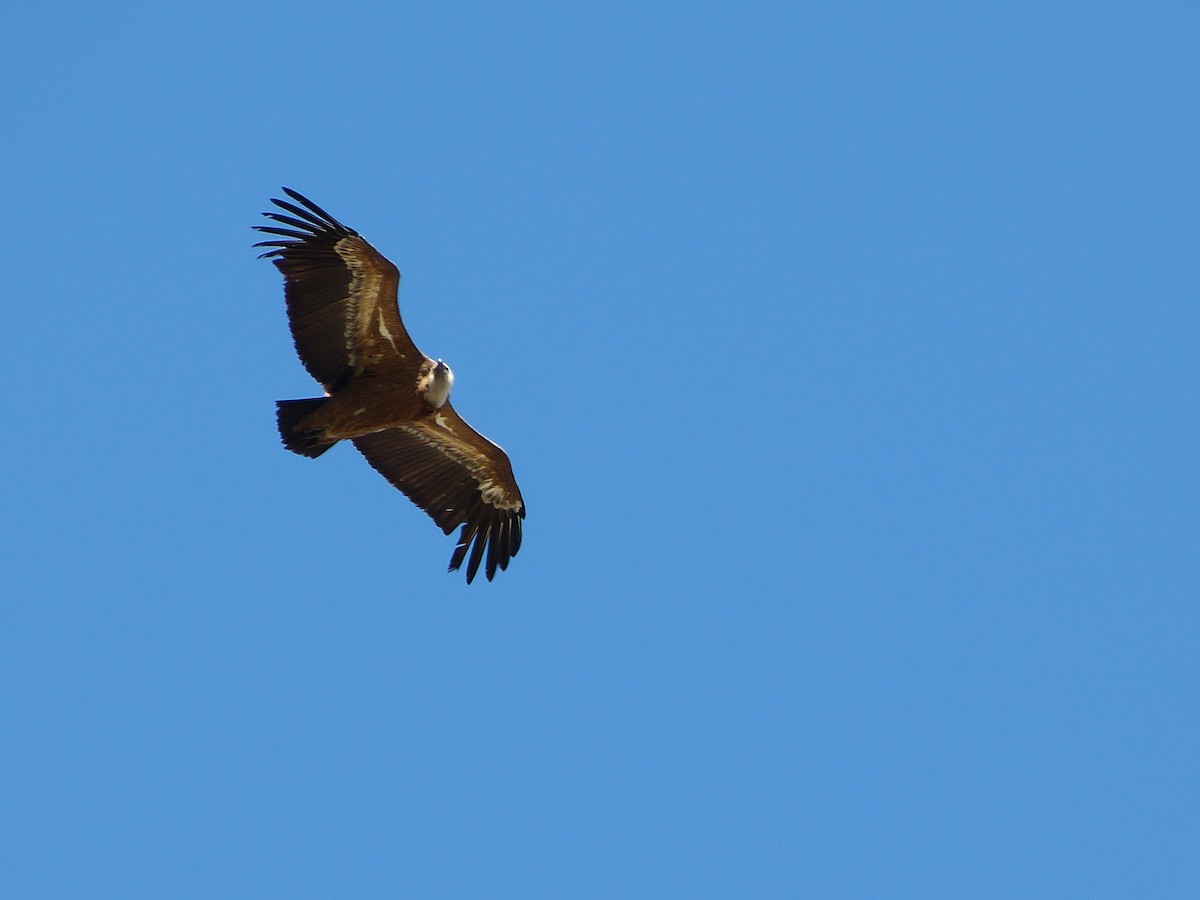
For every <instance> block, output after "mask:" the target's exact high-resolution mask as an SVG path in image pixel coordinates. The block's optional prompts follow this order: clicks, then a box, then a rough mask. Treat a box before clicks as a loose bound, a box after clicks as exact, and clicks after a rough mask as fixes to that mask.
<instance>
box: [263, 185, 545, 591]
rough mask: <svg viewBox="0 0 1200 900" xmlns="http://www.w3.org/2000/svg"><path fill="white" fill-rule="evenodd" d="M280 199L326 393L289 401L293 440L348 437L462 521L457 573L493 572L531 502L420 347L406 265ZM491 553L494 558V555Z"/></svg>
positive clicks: (308, 204) (299, 320)
mask: <svg viewBox="0 0 1200 900" xmlns="http://www.w3.org/2000/svg"><path fill="white" fill-rule="evenodd" d="M283 190H284V193H286V194H287V196H288V197H289V198H291V200H292V201H295V202H289V201H287V200H280V199H276V198H272V199H271V202H272V203H274V204H275V205H276V206H277V207H279V209H281V210H283V212H265V213H263V215H264V216H266V217H267V218H268V219H270V220H271V221H272V223H273V224H271V225H257V226H255V230H257V231H261V232H265V233H266V234H269V235H273V236H274V238H276V239H273V240H266V241H259V242H258V243H257V244H255V245H254V246H255V247H268V248H270V249H268V250H267V251H266V252H264V253H263V254H262V255H261V257H260V258H268V259H270V260H271V261H272V262H273V263H274V264H275V266H276V267H277V268H278V269H279V271H280V272H282V273H283V279H284V297H285V300H286V302H287V315H288V324H289V325H290V327H291V331H292V339H293V341H294V342H295V345H296V353H297V354H298V355H299V357H300V361H301V362H302V363H303V364H304V367H305V368H306V369H307V370H308V372H309V374H310V375H312V377H313V378H315V379H316V380H317V381H318V382H320V383H321V386H322V387H324V389H325V396H323V397H315V398H313V399H310V400H280V401H278V402H277V403H276V420H277V423H278V425H279V435H280V437H281V438H282V439H283V445H284V446H285V447H286V448H287V449H288V450H291V451H292V452H294V453H299V454H301V455H302V456H307V457H310V458H313V459H315V458H316V457H318V456H320V455H321V454H322V453H324V452H325V451H326V450H328V449H329V448H330V447H332V446H333V445H334V444H336V443H337V442H338V441H341V440H349V441H350V442H352V443H353V444H354V446H355V447H357V448H358V451H359V452H360V453H362V455H363V456H365V457H366V458H367V462H368V463H370V464H371V466H372V467H373V468H374V469H375V470H376V471H377V472H379V474H381V475H382V476H383V477H384V478H386V479H387V480H388V481H390V482H391V483H392V485H394V486H395V487H397V488H399V489H400V490H401V491H403V492H404V494H405V495H406V496H407V497H408V498H409V499H410V500H411V501H412V502H413V503H415V504H416V505H417V506H418V507H420V508H421V509H423V510H424V511H425V512H426V513H428V514H429V516H430V518H432V519H433V521H434V522H436V523H437V525H438V527H440V528H441V529H442V532H443V533H445V534H450V533H451V532H452V531H453V530H454V529H455V528H458V527H459V526H462V531H461V532H460V533H459V537H458V544H457V546H456V547H455V548H454V552H453V553H452V554H451V556H450V568H449V571H451V572H453V571H455V570H456V569H458V568H460V567H461V566H462V564H463V562H464V561H465V562H466V564H467V584H470V583H471V582H472V581H473V580H474V578H475V574H476V572H478V571H479V567H480V565H481V564H484V572H485V573H486V575H487V578H488V580H489V581H491V580H492V578H493V577H494V576H495V574H496V570H497V569H500V570H504V569H507V568H508V562H509V560H510V559H512V558H513V557H514V556H516V555H517V551H518V550H519V549H520V548H521V521H522V520H523V519H524V518H525V502H524V500H522V498H521V490H520V488H519V487H517V481H516V478H514V477H513V470H512V465H511V464H510V463H509V461H508V456H507V454H505V452H504V451H503V450H502V449H500V447H498V446H497V445H496V444H493V443H492V442H491V441H489V440H488V439H487V438H485V437H484V436H483V435H481V434H480V433H479V432H477V431H476V430H475V429H473V428H472V427H471V426H470V425H468V424H467V423H466V421H465V420H464V419H463V418H462V417H461V416H460V415H459V414H458V412H457V411H456V410H455V409H454V407H453V406H452V405H451V403H450V388H451V386H452V385H453V384H454V373H453V372H451V371H450V367H449V366H447V365H446V364H445V363H444V362H442V360H440V359H430V358H429V357H428V356H426V355H425V354H424V353H422V352H421V351H420V350H418V349H417V346H416V344H414V343H413V341H412V339H411V338H410V337H409V336H408V331H407V330H406V329H405V327H404V322H403V320H402V319H401V318H400V305H399V299H398V290H399V287H400V271H399V270H398V269H397V268H396V266H395V265H393V264H392V263H391V262H390V261H389V260H388V259H386V258H385V257H384V256H383V255H382V254H380V253H379V251H377V250H376V249H375V248H374V247H372V246H371V245H370V244H369V243H367V241H366V240H364V239H363V237H362V236H361V235H360V234H358V232H356V231H354V230H352V229H350V228H347V227H346V226H345V225H343V224H342V223H341V222H339V221H338V220H337V219H335V218H334V217H333V216H331V215H330V214H329V213H327V212H325V210H323V209H321V207H319V206H317V205H316V204H315V203H313V202H312V201H311V200H309V199H308V198H306V197H304V196H302V195H301V194H299V193H297V192H296V191H293V190H291V189H289V188H286V187H285V188H284V189H283ZM485 560H486V562H485Z"/></svg>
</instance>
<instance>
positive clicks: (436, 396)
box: [422, 359, 454, 409]
mask: <svg viewBox="0 0 1200 900" xmlns="http://www.w3.org/2000/svg"><path fill="white" fill-rule="evenodd" d="M452 387H454V373H453V372H452V371H450V367H449V366H448V365H446V364H445V363H444V362H442V361H441V360H440V359H439V360H438V361H437V362H436V363H435V364H434V366H433V368H432V369H430V370H429V376H428V379H427V381H426V383H425V385H424V386H423V390H422V394H423V396H424V399H425V402H426V403H428V404H429V406H430V408H431V409H441V408H442V407H443V406H445V405H446V401H447V400H449V399H450V388H452Z"/></svg>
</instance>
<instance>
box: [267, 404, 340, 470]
mask: <svg viewBox="0 0 1200 900" xmlns="http://www.w3.org/2000/svg"><path fill="white" fill-rule="evenodd" d="M326 399H327V398H325V397H316V398H314V399H312V400H277V401H276V402H275V409H276V413H275V417H276V419H277V421H278V422H279V436H280V437H281V438H283V446H285V447H287V448H288V449H289V450H291V451H292V452H293V453H299V454H300V455H301V456H307V457H309V458H310V459H316V458H317V457H318V456H320V455H321V454H322V453H324V452H325V451H326V450H328V449H329V448H330V447H332V446H333V445H334V444H336V443H337V439H336V438H335V439H334V440H330V439H329V438H327V437H325V435H324V434H323V433H322V432H320V431H307V430H304V429H299V430H298V429H297V428H296V425H297V423H298V422H299V421H300V420H301V419H303V418H304V417H305V416H307V415H309V414H310V413H313V412H316V410H318V409H319V408H320V407H321V404H323V403H324V402H325V400H326Z"/></svg>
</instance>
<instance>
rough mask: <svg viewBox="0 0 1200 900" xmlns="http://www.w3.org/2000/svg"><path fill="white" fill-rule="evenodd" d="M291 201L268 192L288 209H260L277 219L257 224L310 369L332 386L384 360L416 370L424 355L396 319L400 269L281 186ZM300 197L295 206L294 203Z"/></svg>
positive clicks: (328, 387)
mask: <svg viewBox="0 0 1200 900" xmlns="http://www.w3.org/2000/svg"><path fill="white" fill-rule="evenodd" d="M283 190H284V192H285V193H286V194H287V195H288V196H289V197H291V198H292V199H293V200H295V201H296V203H289V202H288V201H286V200H277V199H274V198H272V200H271V202H272V203H274V204H275V205H276V206H278V207H279V208H280V209H282V210H284V211H285V212H287V213H289V215H283V214H282V213H276V212H267V213H263V215H264V216H266V217H267V218H268V219H271V220H272V221H274V222H276V223H278V226H286V227H278V226H277V225H257V226H255V230H256V231H263V232H266V233H267V234H273V235H277V236H278V237H280V238H284V239H285V240H270V241H260V242H259V243H257V244H255V245H254V246H256V247H272V248H274V249H272V250H268V251H267V252H266V253H264V254H262V255H263V257H269V258H270V259H271V261H272V262H274V263H275V265H276V267H278V269H279V271H280V272H282V273H283V277H284V280H285V287H284V293H285V295H286V297H287V310H288V323H289V324H290V325H291V329H292V338H293V340H294V341H295V343H296V352H297V353H298V354H299V356H300V361H301V362H303V363H304V367H305V368H306V369H308V371H309V374H310V375H312V377H313V378H315V379H316V380H317V381H319V382H321V384H323V385H324V386H325V389H326V390H327V391H333V390H334V389H335V388H336V387H337V386H338V385H340V384H342V383H344V382H345V381H346V379H347V378H349V377H350V376H351V375H356V374H359V373H361V372H363V371H364V370H366V369H370V368H380V367H386V366H399V367H404V368H409V367H411V368H412V369H414V370H415V369H416V367H417V366H418V365H420V363H421V361H422V360H423V359H424V357H423V356H422V354H421V352H420V351H419V350H417V348H416V346H415V345H414V344H413V342H412V339H411V338H409V336H408V332H407V331H406V330H405V329H404V323H403V322H402V321H401V319H400V307H399V303H398V299H397V291H398V290H399V287H400V270H399V269H397V268H396V267H395V266H394V265H392V263H391V262H390V261H389V260H387V259H386V258H385V257H384V256H383V255H382V254H380V253H379V251H377V250H376V249H375V248H374V247H372V246H371V245H370V244H368V243H367V242H366V241H365V240H364V239H363V238H362V236H361V235H359V234H358V232H356V231H352V230H351V229H349V228H347V227H346V226H345V225H343V224H342V223H341V222H339V221H338V220H337V219H335V218H334V217H333V216H331V215H329V213H327V212H325V210H323V209H321V207H319V206H317V205H316V204H315V203H313V202H312V201H311V200H309V199H308V198H307V197H304V196H302V195H301V194H298V193H297V192H296V191H293V190H290V189H289V188H284V189H283ZM297 204H299V205H297Z"/></svg>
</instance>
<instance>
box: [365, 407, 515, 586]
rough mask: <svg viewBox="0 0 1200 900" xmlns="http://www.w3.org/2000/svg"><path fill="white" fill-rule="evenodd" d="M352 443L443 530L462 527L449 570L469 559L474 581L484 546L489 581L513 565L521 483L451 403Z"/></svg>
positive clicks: (495, 449) (502, 457)
mask: <svg viewBox="0 0 1200 900" xmlns="http://www.w3.org/2000/svg"><path fill="white" fill-rule="evenodd" d="M354 446H356V447H357V448H358V449H359V451H360V452H361V453H362V455H363V456H365V457H366V458H367V462H369V463H370V464H371V465H372V467H374V468H375V470H376V471H377V472H379V473H380V474H381V475H382V476H383V477H384V478H386V479H387V480H388V481H390V482H391V483H392V484H393V485H395V486H396V487H398V488H399V489H400V490H401V491H403V492H404V494H405V495H406V496H407V497H408V498H409V499H410V500H412V502H413V503H415V504H417V506H419V507H421V509H423V510H425V512H427V513H428V514H429V516H430V517H431V518H432V519H433V521H435V522H436V523H437V524H438V526H439V527H440V528H441V529H442V531H443V532H444V533H446V534H449V533H450V532H452V531H453V530H454V529H455V528H457V527H458V526H459V525H461V526H462V532H461V533H460V534H459V537H458V545H457V546H456V547H455V548H454V553H453V555H452V556H451V557H450V571H454V570H455V569H457V568H458V567H459V566H461V565H462V563H463V560H464V559H466V560H467V584H470V583H471V581H472V580H473V579H474V578H475V573H476V572H477V571H478V570H479V564H480V562H481V561H482V560H483V558H484V551H485V550H486V552H487V566H486V568H485V572H486V574H487V578H488V581H491V580H492V577H493V576H494V575H495V574H496V569H497V568H499V569H501V570H504V569H507V568H508V561H509V560H510V559H512V557H514V556H516V555H517V551H518V550H519V549H520V548H521V520H522V519H524V518H525V501H524V500H523V499H522V498H521V489H520V488H519V487H517V480H516V478H514V477H513V471H512V465H511V464H510V463H509V461H508V456H507V455H506V454H505V452H504V451H503V450H501V449H500V448H499V447H497V446H496V445H495V444H493V443H492V442H491V441H489V440H488V439H487V438H485V437H484V436H483V435H481V434H479V432H477V431H475V429H473V428H472V427H471V426H470V425H468V424H467V423H466V422H464V421H463V419H462V417H461V416H459V414H458V413H457V412H455V411H454V407H452V406H451V405H450V404H449V403H447V404H446V405H445V406H443V407H442V408H441V409H437V410H434V411H433V412H431V413H429V414H428V415H426V416H423V417H422V418H421V419H419V420H417V421H415V422H412V423H410V424H407V425H401V426H399V427H397V428H389V429H387V430H386V431H378V432H376V433H374V434H368V435H365V436H363V437H359V438H355V439H354ZM468 550H469V551H470V557H469V558H468V557H467V552H468Z"/></svg>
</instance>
